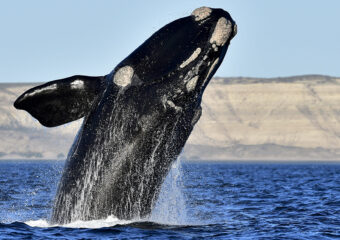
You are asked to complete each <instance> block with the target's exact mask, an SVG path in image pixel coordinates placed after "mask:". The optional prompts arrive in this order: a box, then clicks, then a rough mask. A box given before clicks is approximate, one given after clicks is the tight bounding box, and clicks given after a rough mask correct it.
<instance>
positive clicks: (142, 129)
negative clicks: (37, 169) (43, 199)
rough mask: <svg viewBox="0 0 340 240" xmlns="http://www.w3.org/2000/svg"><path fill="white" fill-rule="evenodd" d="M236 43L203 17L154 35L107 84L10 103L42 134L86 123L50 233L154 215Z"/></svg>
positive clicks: (205, 11)
mask: <svg viewBox="0 0 340 240" xmlns="http://www.w3.org/2000/svg"><path fill="white" fill-rule="evenodd" d="M235 34H236V24H235V22H234V20H233V19H232V18H231V16H230V15H229V13H227V12H226V11H224V10H222V9H212V8H208V7H201V8H198V9H196V10H194V11H193V13H192V14H191V15H190V16H188V17H184V18H181V19H178V20H175V21H173V22H171V23H169V24H168V25H166V26H164V27H163V28H161V29H160V30H158V31H157V32H156V33H154V34H153V35H152V36H151V37H150V38H149V39H147V40H146V41H145V42H144V43H143V44H142V45H141V46H140V47H138V48H137V49H136V50H135V51H134V52H132V53H131V54H130V55H129V56H128V57H127V58H125V59H124V60H123V61H122V62H120V63H119V64H118V66H116V67H115V68H114V70H113V71H112V72H111V73H109V74H108V75H105V76H100V77H89V76H81V75H77V76H72V77H69V78H65V79H60V80H56V81H52V82H48V83H46V84H43V85H40V86H37V87H34V88H32V89H29V90H27V91H26V92H25V93H23V94H22V95H21V96H20V97H19V98H18V99H17V100H16V101H15V103H14V106H15V107H16V108H17V109H23V110H26V111H28V112H29V113H30V114H31V115H32V116H33V117H35V118H36V119H37V120H38V121H39V122H40V123H41V124H42V125H44V126H47V127H55V126H59V125H61V124H65V123H68V122H71V121H74V120H77V119H80V118H82V117H84V120H83V124H82V126H81V128H80V130H79V132H78V135H77V137H76V139H75V142H74V143H73V146H72V147H71V150H70V152H69V154H68V157H67V160H66V163H65V167H64V171H63V174H62V177H61V180H60V183H59V186H58V191H57V194H56V197H55V202H54V207H53V211H52V217H51V223H57V224H65V223H69V222H72V221H75V220H93V219H103V218H106V217H108V216H109V215H114V216H116V217H118V218H119V219H134V218H143V217H147V216H148V215H149V214H150V213H151V211H152V208H153V206H154V204H155V201H156V200H157V197H158V194H159V191H160V188H161V185H162V183H163V180H164V179H165V177H166V175H167V174H168V172H169V169H170V167H171V164H172V163H173V162H174V160H176V158H177V157H178V155H179V154H180V152H181V150H182V148H183V146H184V144H185V142H186V140H187V139H188V137H189V135H190V133H191V131H192V129H193V127H194V125H195V124H196V122H197V121H198V119H199V118H200V116H201V106H200V105H201V98H202V94H203V92H204V89H205V88H206V86H207V84H208V83H209V81H210V79H211V78H212V76H213V75H214V73H215V72H216V70H217V68H218V67H219V66H220V64H221V62H222V60H223V58H224V56H225V54H226V52H227V48H228V46H229V43H230V41H231V39H232V38H233V37H234V36H235Z"/></svg>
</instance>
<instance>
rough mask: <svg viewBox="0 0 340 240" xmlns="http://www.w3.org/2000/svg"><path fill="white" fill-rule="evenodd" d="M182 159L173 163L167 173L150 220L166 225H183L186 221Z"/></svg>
mask: <svg viewBox="0 0 340 240" xmlns="http://www.w3.org/2000/svg"><path fill="white" fill-rule="evenodd" d="M183 189H184V187H183V169H182V160H181V158H180V157H179V158H178V159H177V161H176V162H174V163H173V165H172V167H171V170H170V172H169V174H168V175H167V177H166V179H165V181H164V183H163V185H162V188H161V192H160V195H159V197H158V200H157V202H156V205H155V208H154V209H153V211H152V214H151V217H150V219H149V220H150V221H152V222H156V223H160V224H166V225H185V224H187V223H188V218H187V209H186V199H185V195H184V193H183Z"/></svg>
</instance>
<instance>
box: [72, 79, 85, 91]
mask: <svg viewBox="0 0 340 240" xmlns="http://www.w3.org/2000/svg"><path fill="white" fill-rule="evenodd" d="M71 88H72V89H82V88H84V82H83V81H82V80H79V79H77V80H75V81H73V82H71Z"/></svg>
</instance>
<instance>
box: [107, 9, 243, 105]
mask: <svg viewBox="0 0 340 240" xmlns="http://www.w3.org/2000/svg"><path fill="white" fill-rule="evenodd" d="M236 32H237V26H236V24H235V22H234V20H233V19H232V18H231V16H230V15H229V13H228V12H226V11H224V10H222V9H213V8H208V7H200V8H197V9H195V10H194V11H193V12H192V14H191V15H190V16H188V17H184V18H181V19H178V20H175V21H174V22H171V23H169V24H167V25H166V26H164V27H163V28H161V29H160V30H159V31H157V32H156V33H154V34H153V35H152V36H151V37H150V38H149V39H148V40H146V41H145V42H144V43H143V44H142V45H141V46H140V47H139V48H137V49H136V50H135V51H134V52H132V53H131V54H130V55H129V56H128V57H127V58H126V59H124V60H123V61H122V62H121V63H120V64H118V66H117V67H116V68H115V69H114V70H113V72H112V73H111V74H110V75H109V79H110V80H111V81H112V82H113V83H114V85H115V86H118V87H119V88H127V87H129V86H136V85H140V86H151V85H157V84H158V85H159V87H158V92H160V91H162V90H163V93H164V95H166V100H165V101H171V102H172V103H173V104H174V105H175V106H178V107H181V108H183V107H184V106H182V105H183V104H187V103H188V101H187V99H188V98H191V101H189V102H190V104H192V102H193V101H194V100H195V99H197V100H199V101H195V102H196V104H198V105H199V104H200V99H201V96H202V94H203V91H204V89H205V87H206V86H207V84H208V83H209V81H210V79H211V78H212V76H213V75H214V73H215V72H216V70H217V68H218V67H219V66H220V64H221V62H222V60H223V58H224V56H225V54H226V52H227V48H228V46H229V43H230V41H231V39H232V38H233V37H234V36H235V35H236ZM164 98H165V97H163V99H164ZM184 99H186V101H181V100H184ZM172 103H171V105H173V104H172Z"/></svg>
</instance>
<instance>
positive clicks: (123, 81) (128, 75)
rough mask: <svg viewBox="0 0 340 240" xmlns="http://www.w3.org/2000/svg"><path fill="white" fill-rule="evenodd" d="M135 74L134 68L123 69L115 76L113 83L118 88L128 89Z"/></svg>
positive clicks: (126, 67)
mask: <svg viewBox="0 0 340 240" xmlns="http://www.w3.org/2000/svg"><path fill="white" fill-rule="evenodd" d="M133 72H134V71H133V68H132V67H130V66H125V67H122V68H120V69H119V70H118V71H117V72H116V74H115V75H114V77H113V82H114V83H115V84H116V85H118V86H121V87H126V86H127V85H129V84H131V80H132V76H133Z"/></svg>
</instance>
